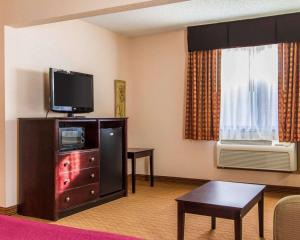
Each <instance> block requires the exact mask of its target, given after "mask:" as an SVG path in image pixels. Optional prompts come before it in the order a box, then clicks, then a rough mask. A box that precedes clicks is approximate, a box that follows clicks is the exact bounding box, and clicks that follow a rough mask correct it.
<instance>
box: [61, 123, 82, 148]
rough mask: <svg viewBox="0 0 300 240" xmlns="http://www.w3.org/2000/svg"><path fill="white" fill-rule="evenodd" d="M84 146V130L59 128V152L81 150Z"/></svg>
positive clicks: (79, 128)
mask: <svg viewBox="0 0 300 240" xmlns="http://www.w3.org/2000/svg"><path fill="white" fill-rule="evenodd" d="M84 145H85V129H84V128H83V127H61V128H59V150H76V149H82V148H84Z"/></svg>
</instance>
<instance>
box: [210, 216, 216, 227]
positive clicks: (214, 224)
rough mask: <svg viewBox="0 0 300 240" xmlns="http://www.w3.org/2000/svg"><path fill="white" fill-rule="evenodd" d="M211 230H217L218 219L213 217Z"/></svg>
mask: <svg viewBox="0 0 300 240" xmlns="http://www.w3.org/2000/svg"><path fill="white" fill-rule="evenodd" d="M211 229H212V230H214V229H216V217H211Z"/></svg>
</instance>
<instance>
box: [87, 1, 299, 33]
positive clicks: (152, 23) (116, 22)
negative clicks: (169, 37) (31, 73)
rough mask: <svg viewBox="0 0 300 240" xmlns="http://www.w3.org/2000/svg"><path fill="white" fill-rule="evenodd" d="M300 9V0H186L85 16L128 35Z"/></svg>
mask: <svg viewBox="0 0 300 240" xmlns="http://www.w3.org/2000/svg"><path fill="white" fill-rule="evenodd" d="M298 11H299V12H300V0H187V1H183V2H178V3H172V4H167V5H160V6H155V7H149V8H143V9H137V10H130V11H126V12H119V13H112V14H106V15H101V16H95V17H91V18H86V19H83V20H84V21H88V22H90V23H93V24H96V25H98V26H101V27H104V28H107V29H109V30H111V31H114V32H118V33H121V34H124V35H126V36H132V37H134V36H141V35H146V34H153V33H158V32H164V31H171V30H177V29H182V28H185V27H186V26H191V25H200V24H208V23H215V22H222V21H228V20H237V19H247V18H254V17H261V16H270V15H276V14H283V13H291V12H298Z"/></svg>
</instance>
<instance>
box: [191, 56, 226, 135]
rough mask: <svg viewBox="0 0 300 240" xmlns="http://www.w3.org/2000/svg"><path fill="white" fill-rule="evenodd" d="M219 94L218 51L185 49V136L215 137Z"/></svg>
mask: <svg viewBox="0 0 300 240" xmlns="http://www.w3.org/2000/svg"><path fill="white" fill-rule="evenodd" d="M220 97H221V50H207V51H194V52H189V56H188V76H187V88H186V118H185V138H186V139H193V140H218V139H219V127H220Z"/></svg>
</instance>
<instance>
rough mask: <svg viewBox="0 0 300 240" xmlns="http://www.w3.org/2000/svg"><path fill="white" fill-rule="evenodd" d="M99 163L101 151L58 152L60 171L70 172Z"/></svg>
mask: <svg viewBox="0 0 300 240" xmlns="http://www.w3.org/2000/svg"><path fill="white" fill-rule="evenodd" d="M98 165H99V151H98V150H93V151H73V152H72V153H60V154H58V172H69V171H74V170H78V169H83V168H90V167H96V166H98Z"/></svg>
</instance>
